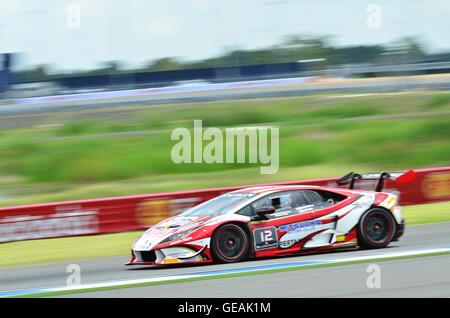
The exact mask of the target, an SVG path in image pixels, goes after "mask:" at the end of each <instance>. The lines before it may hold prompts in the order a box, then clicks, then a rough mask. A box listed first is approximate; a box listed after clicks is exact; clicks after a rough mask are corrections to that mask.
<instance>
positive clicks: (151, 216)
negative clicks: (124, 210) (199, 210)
mask: <svg viewBox="0 0 450 318" xmlns="http://www.w3.org/2000/svg"><path fill="white" fill-rule="evenodd" d="M201 201H202V198H199V197H194V198H180V199H171V198H157V199H145V200H143V201H141V202H140V203H139V204H138V206H137V208H136V212H135V216H136V220H137V222H138V223H139V224H141V225H143V226H151V225H155V224H158V223H159V222H162V221H164V220H165V219H167V218H169V217H172V216H175V215H177V214H180V213H181V212H184V211H185V210H187V209H189V208H192V207H193V206H195V205H197V204H198V203H200V202H201Z"/></svg>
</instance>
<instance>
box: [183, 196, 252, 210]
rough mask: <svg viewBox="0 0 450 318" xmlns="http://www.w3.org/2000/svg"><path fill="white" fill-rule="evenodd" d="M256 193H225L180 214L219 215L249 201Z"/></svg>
mask: <svg viewBox="0 0 450 318" xmlns="http://www.w3.org/2000/svg"><path fill="white" fill-rule="evenodd" d="M255 195H257V193H239V192H238V193H226V194H222V195H221V196H218V197H216V198H214V199H211V200H208V201H206V202H203V203H202V204H199V205H197V206H195V207H193V208H191V209H189V210H187V211H185V212H183V213H181V214H180V215H181V216H203V215H221V214H226V213H228V212H230V211H231V210H233V209H234V208H235V207H237V206H238V205H241V204H244V203H245V202H250V200H251V198H252V197H254V196H255Z"/></svg>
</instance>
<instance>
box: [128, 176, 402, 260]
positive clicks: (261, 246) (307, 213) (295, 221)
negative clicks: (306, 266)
mask: <svg viewBox="0 0 450 318" xmlns="http://www.w3.org/2000/svg"><path fill="white" fill-rule="evenodd" d="M400 175H401V174H400ZM377 176H378V178H379V179H378V184H377V189H376V190H377V191H375V192H374V191H363V190H355V189H353V185H354V183H355V181H357V180H358V179H363V178H364V175H358V174H353V173H351V174H349V175H347V176H345V177H343V178H341V179H340V180H338V185H340V186H342V185H346V184H348V185H349V189H348V188H334V187H319V186H304V185H303V186H301V185H294V186H283V185H279V186H276V185H274V186H260V187H250V188H244V189H239V190H236V191H232V192H228V193H225V194H223V195H220V196H218V197H216V198H213V199H211V200H209V201H206V202H203V203H201V204H199V205H197V206H195V207H193V208H190V209H189V210H187V211H185V212H183V213H181V214H179V215H178V216H175V217H172V218H169V219H166V220H164V221H162V222H160V223H159V224H156V225H155V226H153V227H151V228H149V229H148V230H147V231H146V232H145V233H143V234H142V235H141V236H140V237H139V238H138V239H137V240H136V242H135V243H134V244H133V245H132V249H131V254H132V255H131V260H130V262H128V263H127V264H126V265H162V264H180V263H209V262H221V263H232V262H238V261H243V260H245V259H248V258H260V257H272V256H282V255H292V254H298V253H302V252H310V251H321V250H329V249H336V248H349V247H356V246H359V247H360V248H383V247H386V246H387V245H388V244H389V243H390V242H391V241H393V240H398V239H399V237H400V236H401V235H402V234H403V231H404V227H405V220H404V218H403V217H402V215H401V210H400V206H399V205H398V196H397V195H395V194H390V193H385V192H381V190H382V185H383V178H386V177H391V179H394V178H393V177H392V176H393V174H392V175H390V174H389V173H383V174H381V175H380V174H378V175H377ZM403 178H405V177H404V176H403Z"/></svg>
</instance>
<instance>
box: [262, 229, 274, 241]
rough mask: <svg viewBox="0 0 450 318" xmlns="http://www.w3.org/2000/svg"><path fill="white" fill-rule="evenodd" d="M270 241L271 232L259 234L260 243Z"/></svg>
mask: <svg viewBox="0 0 450 318" xmlns="http://www.w3.org/2000/svg"><path fill="white" fill-rule="evenodd" d="M269 241H272V231H271V230H264V231H263V232H261V242H269Z"/></svg>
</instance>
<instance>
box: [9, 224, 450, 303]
mask: <svg viewBox="0 0 450 318" xmlns="http://www.w3.org/2000/svg"><path fill="white" fill-rule="evenodd" d="M130 244H131V242H130ZM449 246H450V222H444V223H435V224H425V225H415V226H408V227H407V228H406V232H405V234H404V236H403V237H402V238H401V239H400V241H398V242H393V243H391V244H390V245H389V247H388V248H385V249H380V250H351V251H341V252H332V253H321V254H313V255H299V256H290V257H283V258H272V259H264V260H253V261H247V262H242V263H237V264H231V265H229V264H217V265H200V266H176V267H173V266H172V267H154V266H143V267H126V266H124V265H123V264H124V263H125V262H127V261H128V259H129V256H119V257H109V258H100V259H93V260H80V261H73V262H65V263H54V264H43V265H35V266H23V267H14V268H4V269H0V295H1V294H2V293H8V292H14V291H21V290H33V289H42V288H52V287H61V286H65V285H66V280H67V278H68V276H69V275H70V273H67V272H66V269H67V267H68V265H70V264H77V265H79V266H80V269H81V284H83V285H84V284H89V283H101V282H111V281H119V280H131V279H142V278H151V277H164V276H170V275H179V274H186V273H205V272H211V271H219V270H223V271H225V272H226V271H230V270H233V269H245V268H248V267H255V266H277V265H280V264H289V263H294V262H308V261H311V262H314V261H320V260H332V259H342V258H350V257H355V256H366V255H372V256H373V255H383V254H386V253H392V252H402V251H413V250H422V249H431V248H440V247H449ZM369 264H370V262H369V263H361V264H351V265H340V266H332V267H323V268H310V269H305V270H295V271H289V272H277V273H269V274H259V275H252V276H241V277H230V278H217V279H212V280H199V281H192V282H179V283H171V284H162V285H153V286H144V287H133V288H122V289H113V290H105V291H95V292H86V293H78V294H72V295H66V296H65V297H152V298H176V297H181V298H186V297H187V298H198V297H234V298H242V297H243V298H248V297H450V254H446V255H435V256H427V257H418V258H408V259H400V260H389V261H383V262H375V264H377V265H379V266H380V274H381V287H380V288H368V287H367V284H366V283H367V280H368V278H369V275H370V273H369V272H367V267H368V265H369ZM60 297H63V296H60Z"/></svg>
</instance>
